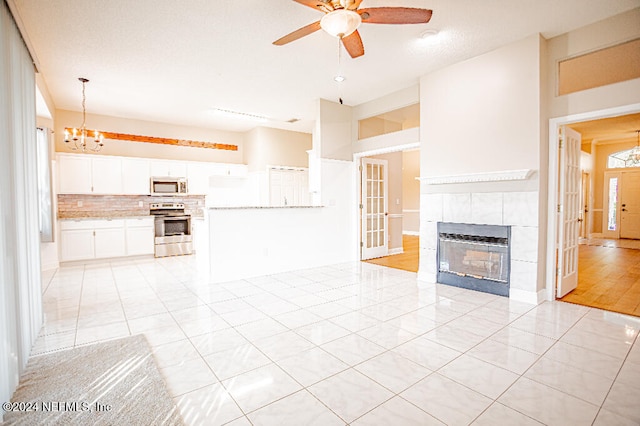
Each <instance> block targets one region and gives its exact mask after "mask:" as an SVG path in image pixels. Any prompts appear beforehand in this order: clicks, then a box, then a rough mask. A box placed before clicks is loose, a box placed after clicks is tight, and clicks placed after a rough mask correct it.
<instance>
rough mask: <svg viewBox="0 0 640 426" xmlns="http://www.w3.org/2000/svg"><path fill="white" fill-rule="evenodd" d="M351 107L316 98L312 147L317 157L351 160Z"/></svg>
mask: <svg viewBox="0 0 640 426" xmlns="http://www.w3.org/2000/svg"><path fill="white" fill-rule="evenodd" d="M351 109H352V108H351V107H350V106H347V105H341V104H338V103H335V102H331V101H328V100H326V99H318V104H317V116H316V117H317V118H316V125H315V128H314V132H313V149H314V151H315V152H316V153H317V156H318V157H319V158H330V159H333V160H344V161H351V160H352V151H351V133H352V121H351Z"/></svg>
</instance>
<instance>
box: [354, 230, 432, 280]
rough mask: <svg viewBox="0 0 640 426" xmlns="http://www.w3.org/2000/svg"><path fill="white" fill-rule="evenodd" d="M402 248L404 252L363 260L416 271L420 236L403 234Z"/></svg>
mask: <svg viewBox="0 0 640 426" xmlns="http://www.w3.org/2000/svg"><path fill="white" fill-rule="evenodd" d="M402 248H403V250H404V252H403V253H401V254H394V255H391V256H385V257H378V258H376V259H369V260H365V262H367V263H373V264H375V265H382V266H388V267H389V268H396V269H402V270H404V271H410V272H418V263H419V260H420V259H419V254H420V237H418V236H413V235H403V236H402Z"/></svg>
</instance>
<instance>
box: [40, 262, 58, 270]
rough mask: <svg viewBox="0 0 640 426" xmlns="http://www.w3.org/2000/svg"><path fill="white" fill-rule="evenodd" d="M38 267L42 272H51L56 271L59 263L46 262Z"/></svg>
mask: <svg viewBox="0 0 640 426" xmlns="http://www.w3.org/2000/svg"><path fill="white" fill-rule="evenodd" d="M40 266H41V269H42V270H43V271H51V270H52V269H58V268H59V267H60V262H47V263H43V264H42V265H40Z"/></svg>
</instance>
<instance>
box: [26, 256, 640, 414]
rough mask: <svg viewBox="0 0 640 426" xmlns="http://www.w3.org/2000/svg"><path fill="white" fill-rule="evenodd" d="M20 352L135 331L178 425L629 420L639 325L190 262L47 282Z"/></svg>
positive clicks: (334, 275) (367, 271) (364, 269)
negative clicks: (32, 333) (242, 274)
mask: <svg viewBox="0 0 640 426" xmlns="http://www.w3.org/2000/svg"><path fill="white" fill-rule="evenodd" d="M43 285H44V286H45V288H44V308H45V317H46V321H45V325H44V327H43V330H42V334H41V336H40V337H39V339H38V341H37V342H36V344H35V346H34V348H33V351H32V355H38V354H42V353H45V352H50V351H58V350H63V349H66V348H72V347H75V346H80V345H86V344H91V343H94V342H98V341H103V340H109V339H114V338H120V337H123V336H129V335H132V334H137V333H144V334H145V335H146V337H147V339H148V341H149V343H150V345H151V346H152V347H153V350H154V356H155V359H156V361H157V364H158V366H159V368H160V371H161V373H162V375H163V376H164V378H165V379H166V383H167V387H168V389H169V391H170V393H171V394H172V395H173V397H174V399H175V401H176V404H177V405H178V407H179V408H180V410H181V412H182V415H183V417H184V419H185V421H186V423H187V424H189V425H215V424H227V423H230V424H233V425H249V424H254V425H306V424H318V425H333V424H335V425H344V424H353V425H391V424H394V425H396V424H397V425H410V424H416V425H430V424H449V425H466V424H478V425H497V424H500V425H502V424H509V425H515V424H518V425H520V424H522V425H529V424H531V425H535V424H549V425H591V424H594V425H613V424H616V425H627V424H629V425H632V424H636V425H637V424H640V343H639V342H638V331H639V329H640V318H637V317H629V316H624V315H620V314H616V313H611V312H605V311H601V310H598V309H593V308H587V307H583V306H577V305H572V304H567V303H562V302H546V303H543V304H541V305H539V306H533V305H527V304H523V303H518V302H514V301H510V300H509V299H507V298H503V297H498V296H492V295H488V294H484V293H476V292H473V291H468V290H463V289H458V288H455V287H449V286H443V285H439V284H438V285H433V284H424V283H418V282H417V280H416V274H415V273H411V272H406V271H401V270H396V269H389V268H386V267H383V266H377V265H371V264H368V263H360V262H357V263H348V264H340V265H333V266H327V267H323V268H317V269H312V270H303V271H296V272H291V273H283V274H277V275H271V276H266V277H258V278H254V279H247V280H241V281H233V282H227V283H221V284H210V283H209V281H208V279H207V277H206V273H205V272H203V270H202V265H201V264H199V263H198V262H197V261H196V258H195V257H193V256H188V257H175V258H164V259H145V260H137V261H122V262H117V263H115V262H114V263H103V264H92V265H86V266H78V267H63V268H60V269H59V270H57V271H52V272H50V273H45V275H44V282H43Z"/></svg>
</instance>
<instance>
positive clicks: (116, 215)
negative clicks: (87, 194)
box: [58, 212, 153, 220]
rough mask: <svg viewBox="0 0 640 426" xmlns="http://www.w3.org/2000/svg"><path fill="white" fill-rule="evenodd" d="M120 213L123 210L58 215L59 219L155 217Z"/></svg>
mask: <svg viewBox="0 0 640 426" xmlns="http://www.w3.org/2000/svg"><path fill="white" fill-rule="evenodd" d="M120 213H121V212H100V213H86V212H79V213H77V214H65V215H64V217H58V220H95V219H104V220H109V219H144V218H147V217H153V216H151V215H150V214H120ZM122 213H124V212H122Z"/></svg>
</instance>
